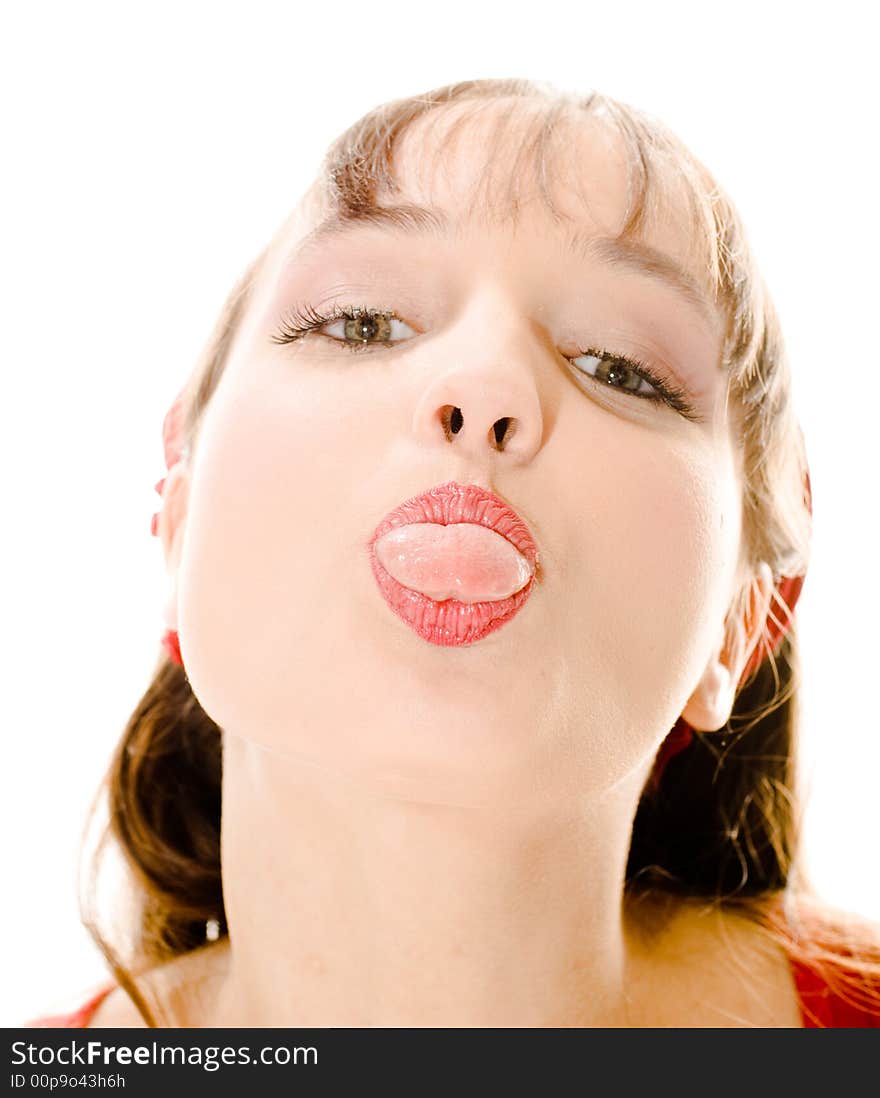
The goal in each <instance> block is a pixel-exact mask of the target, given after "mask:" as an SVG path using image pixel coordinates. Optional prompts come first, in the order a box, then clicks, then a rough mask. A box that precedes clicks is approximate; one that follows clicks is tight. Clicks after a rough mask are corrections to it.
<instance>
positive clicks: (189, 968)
mask: <svg viewBox="0 0 880 1098" xmlns="http://www.w3.org/2000/svg"><path fill="white" fill-rule="evenodd" d="M225 958H226V950H225V949H224V948H222V945H218V946H211V947H208V948H204V949H199V950H195V951H193V952H192V953H187V954H184V955H182V956H180V957H175V958H173V959H171V960H169V961H166V962H164V963H162V964H159V965H156V966H155V967H153V968H151V969H149V970H147V971H145V972H143V973H141V974H140V975H138V976H135V977H134V987H135V990H136V991H137V993H138V994H139V995H140V996H141V997H142V998H143V999H144V1001H145V1003H146V1004H147V1007H148V1010H149V1011H150V1012H151V1013H153V1014H154V1015H156V1017H157V1023H158V1024H159V1025H170V1026H192V1025H199V1024H200V1022H199V1021H197V1020H196V1018H198V1017H204V1012H205V1011H206V1003H207V1002H208V1001H209V1000H210V997H211V995H212V994H213V992H214V990H215V989H216V986H217V983H218V981H219V980H220V979H222V976H223V974H224V971H225ZM24 1026H25V1027H26V1028H29V1029H30V1028H57V1029H61V1028H63V1029H146V1028H148V1023H147V1021H146V1019H145V1017H144V1015H143V1014H142V1013H141V1011H140V1010H139V1008H138V1006H137V1005H136V1004H135V1002H134V1000H133V999H132V997H131V996H130V995H129V993H128V991H127V990H126V989H125V988H124V987H122V986H121V985H119V984H118V983H116V982H115V981H112V980H108V981H106V982H104V983H102V984H101V985H100V986H99V987H97V988H93V989H91V990H90V991H89V992H87V993H84V994H83V995H82V996H80V997H79V999H78V1000H76V1001H75V1002H74V1003H71V1004H69V1005H68V1006H66V1007H65V1009H63V1010H60V1011H55V1012H53V1013H51V1014H45V1015H41V1016H40V1017H37V1018H34V1019H32V1020H30V1021H28V1022H25V1023H24Z"/></svg>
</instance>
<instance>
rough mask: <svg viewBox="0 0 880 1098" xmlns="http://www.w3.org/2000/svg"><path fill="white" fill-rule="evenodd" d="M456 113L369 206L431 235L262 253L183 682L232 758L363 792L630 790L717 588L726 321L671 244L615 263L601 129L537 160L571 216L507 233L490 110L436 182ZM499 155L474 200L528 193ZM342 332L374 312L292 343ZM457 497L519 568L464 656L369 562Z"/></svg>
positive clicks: (711, 618)
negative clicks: (530, 542) (493, 504)
mask: <svg viewBox="0 0 880 1098" xmlns="http://www.w3.org/2000/svg"><path fill="white" fill-rule="evenodd" d="M508 108H509V105H506V104H498V105H497V106H496V107H495V108H494V109H495V110H496V111H504V110H507V109H508ZM455 113H456V111H455V109H454V108H446V109H445V110H444V111H440V112H434V113H433V114H431V115H429V116H427V118H425V119H422V120H421V121H419V122H418V123H416V124H415V126H414V127H413V128H412V129H411V130H410V131H409V132H407V133H406V134H405V135H404V138H403V140H402V142H401V144H400V146H399V149H398V155H397V157H396V160H395V168H396V176H397V179H398V180H399V182H400V188H401V189H400V192H399V193H397V194H394V195H389V196H386V197H384V198H382V199H380V201H381V202H382V204H383V205H400V204H410V205H418V206H421V207H426V208H428V209H429V210H430V211H432V212H433V215H434V216H433V217H432V218H431V219H430V223H429V222H428V221H427V220H426V219H424V218H423V219H422V220H423V222H424V224H423V225H422V227H420V228H417V227H413V226H412V225H411V224H410V225H407V226H403V225H401V224H392V223H391V222H390V221H388V222H385V221H382V222H370V221H366V222H362V223H357V224H347V225H345V226H344V227H339V226H337V227H336V229H335V231H328V232H322V233H321V234H319V235H318V236H317V237H312V238H311V239H310V240H306V237H307V236H309V234H310V233H311V231H312V230H313V229H314V228H315V227H316V225H317V223H318V222H319V221H320V220H321V218H322V217H323V216H324V215H326V214H327V210H326V209H324V210H323V211H316V210H315V208H314V206H313V205H310V204H304V205H303V207H302V208H301V210H300V213H299V215H298V216H297V217H296V218H294V220H293V221H292V222H291V225H290V227H289V230H288V231H287V233H286V235H285V237H284V239H283V240H282V241H280V245H279V247H277V248H276V249H275V250H274V251H273V252H272V253H270V261H269V262H268V263H267V265H266V266H265V268H264V271H263V273H262V276H261V278H260V280H259V282H258V284H257V287H256V292H255V295H254V297H253V299H252V301H251V304H250V307H249V310H248V314H247V317H246V319H245V322H244V324H243V326H242V329H241V331H240V332H239V336H238V338H237V340H236V342H235V345H234V347H233V350H232V354H231V356H230V360H229V362H228V364H227V367H226V370H225V373H224V375H223V378H222V380H221V382H220V384H219V387H218V389H217V391H216V393H215V395H214V396H213V398H212V400H211V402H210V404H209V406H208V408H207V410H206V413H205V418H204V420H203V424H202V428H201V433H200V436H199V439H198V443H197V447H196V454H195V458H194V464H193V469H192V482H191V487H190V491H189V501H188V513H187V515H186V523H185V527H184V535H183V540H182V555H181V563H180V571H179V574H178V583H177V598H178V602H177V605H178V611H179V616H178V625H179V629H180V634H181V641H182V646H183V652H184V658H185V660H186V664H187V671H188V674H189V677H190V680H191V682H192V685H193V688H194V690H195V692H196V694H197V696H198V697H199V699H200V701H201V703H202V704H203V705H204V707H205V709H206V710H207V712H208V713H209V714H210V715H211V716H212V717H213V718H214V720H216V721H217V722H218V723H219V724H220V725H221V726H222V727H223V728H224V730H225V731H226V733H227V734H232V735H238V736H243V737H246V738H248V739H250V740H252V741H255V742H257V743H259V744H261V745H263V746H265V747H266V748H269V749H270V750H272V751H276V752H279V753H281V754H283V755H286V756H295V757H298V758H300V759H302V760H303V761H305V762H308V763H309V764H312V765H317V766H318V767H319V768H322V769H326V770H330V771H333V770H335V771H344V772H346V773H347V774H350V775H354V776H355V777H357V779H358V780H359V781H363V782H364V783H365V784H366V783H374V784H375V785H376V786H377V787H381V788H382V789H383V790H393V791H395V792H396V793H400V794H401V795H405V796H411V797H412V798H413V799H420V798H424V799H426V800H449V801H454V802H476V801H488V800H491V799H492V798H493V797H495V796H500V795H501V794H502V793H504V794H508V793H510V792H511V791H512V789H513V788H514V787H516V789H517V794H518V796H523V795H527V794H528V793H529V791H532V792H533V793H534V794H535V795H540V796H542V797H555V796H557V795H558V793H559V792H560V790H561V789H562V788H563V787H564V786H565V785H566V783H569V785H570V788H571V789H572V790H577V791H579V792H581V793H583V792H587V791H589V790H591V789H592V790H597V789H601V788H603V787H608V786H610V784H611V783H613V782H614V781H616V780H618V779H619V778H621V777H622V776H623V775H625V774H626V773H628V772H629V771H631V770H633V769H634V768H635V767H638V766H640V765H646V766H647V765H649V763H650V756H651V755H652V753H653V752H654V750H655V749H656V748H657V746H658V745H659V743H660V741H661V740H662V738H663V737H664V735H665V734H666V732H667V731H668V730H669V729H670V728H671V727H672V725H673V724H674V723H675V720H676V719H677V717H678V716H679V715H680V714H681V712H682V710H683V708H684V706H685V704H686V702H687V700H688V698H689V696H690V695H691V693H692V692H693V691H694V689H695V687H696V686H697V683H698V681H699V679H700V677H701V675H702V673H703V671H704V669H705V666H706V661H707V659H708V658H709V657H710V655H711V653H712V651H713V646H714V645H715V644H716V641H717V639H718V632H719V629H720V627H721V625H722V622H723V617H724V612H725V609H726V608H727V605H728V603H729V600H730V598H731V596H732V593H733V581H734V576H735V570H736V566H737V562H738V555H739V548H740V522H741V513H740V481H739V466H738V460H739V459H738V456H737V453H736V448H735V446H734V445H733V443H732V440H731V425H730V423H729V420H728V418H727V415H728V413H727V412H726V410H725V402H724V390H725V385H724V382H725V378H724V375H723V373H722V371H721V369H720V352H721V339H722V322H721V319H720V317H719V315H718V314H717V312H716V311H715V309H714V307H713V306H712V304H711V303H710V301H709V299H708V294H705V300H704V301H703V302H702V303H701V301H700V294H701V291H700V278H699V267H698V265H697V264H695V263H694V262H693V261H692V260H689V259H688V251H687V247H686V235H687V234H686V232H685V231H684V229H683V228H682V226H681V225H675V224H674V223H673V221H672V220H670V221H668V222H667V223H666V224H665V225H664V226H661V227H659V228H656V227H655V228H654V229H652V230H651V231H650V232H649V233H648V234H647V235H646V236H645V237H644V239H643V244H646V245H649V246H650V247H651V248H653V249H655V252H656V253H659V256H658V255H654V256H653V258H650V257H647V256H646V255H642V256H641V257H640V256H639V255H638V254H637V253H636V251H635V250H633V249H630V250H629V251H628V252H626V253H624V252H623V251H622V250H621V249H620V248H617V249H616V250H615V247H614V241H613V238H614V237H615V235H616V234H617V233H618V231H619V230H620V228H621V227H622V225H623V222H624V215H625V201H626V172H625V168H624V166H623V161H622V158H621V152H620V149H619V147H618V146H617V145H616V144H615V142H614V141H613V140H612V139H611V138H609V137H608V136H605V135H603V132H602V131H601V130H600V129H599V128H598V127H597V126H596V125H595V124H593V125H589V124H586V123H581V124H580V125H578V126H577V127H572V129H571V132H570V133H569V134H568V136H567V137H566V139H565V141H566V144H565V149H564V153H563V155H562V156H561V157H559V158H558V160H557V162H556V163H557V166H558V169H559V171H563V170H568V172H569V173H575V172H576V175H574V174H572V175H571V178H566V177H565V176H562V177H560V176H559V175H557V176H556V177H555V180H554V186H553V198H554V201H555V202H556V204H557V206H558V207H559V208H560V209H561V210H562V211H563V213H564V214H565V215H566V217H564V218H561V219H560V218H554V217H553V216H551V213H550V211H549V209H548V207H547V204H546V202H545V201H544V200H543V198H542V197H541V195H540V193H539V191H538V189H537V185H535V186H534V187H533V186H532V185H531V183H524V184H523V186H522V188H521V190H522V193H521V195H520V199H521V201H520V203H519V209H518V216H517V219H516V222H515V224H514V223H513V222H512V221H511V220H510V218H509V216H508V214H509V211H508V210H506V209H505V208H503V200H502V199H501V198H500V197H499V198H498V199H497V202H496V201H495V198H494V197H493V196H494V195H497V194H500V190H501V188H496V187H495V183H493V184H492V187H490V189H489V192H488V202H489V205H488V206H487V203H486V202H484V201H482V199H481V198H480V197H479V195H478V194H477V192H476V191H475V190H474V189H473V188H474V186H475V185H476V184H477V183H478V182H479V180H480V178H481V176H482V173H483V171H484V168H485V150H486V147H487V140H488V134H489V128H490V127H491V126H492V125H493V121H494V120H495V119H496V118H497V115H495V114H493V111H491V110H490V111H488V112H487V113H486V114H485V115H484V116H482V117H481V118H479V119H475V120H472V121H470V122H469V123H468V124H467V126H466V127H465V128H464V130H463V131H462V133H461V134H460V135H459V138H458V139H457V141H455V142H453V143H452V144H451V145H450V147H449V149H448V150H447V153H446V155H445V156H444V158H443V160H442V161H441V163H440V165H439V167H438V166H437V165H434V164H433V163H432V164H431V165H430V170H429V168H428V167H426V166H425V164H426V163H427V162H426V161H425V160H424V157H423V154H424V151H425V150H429V151H430V150H432V149H435V148H436V146H437V141H438V139H439V137H440V136H441V134H442V133H443V132H444V125H445V123H447V122H448V121H449V120H451V119H452V118H453V117H454V115H455ZM504 149H506V150H508V151H507V152H505V151H504V150H503V149H502V151H501V152H500V153H499V154H497V155H496V159H495V161H494V162H493V163H492V164H491V165H490V168H491V169H492V171H493V172H494V173H495V175H494V176H493V179H494V180H495V182H496V183H497V181H498V180H502V181H503V180H504V179H505V175H507V177H508V179H509V177H510V174H511V173H512V172H519V173H521V177H522V178H523V179H530V178H531V176H529V175H527V172H526V171H525V170H524V169H521V168H520V167H517V166H516V165H515V164H514V158H515V154H516V152H517V151H519V150H518V148H517V145H516V141H515V139H513V140H511V141H510V142H509V143H508V144H507V145H505V146H504ZM435 168H437V170H435ZM529 171H530V169H529ZM493 188H494V189H493ZM676 267H680V268H681V270H680V273H679V277H678V279H676V277H675V275H674V273H673V272H674V270H675V269H676ZM688 284H689V285H690V289H688ZM337 307H341V308H347V309H349V310H352V311H354V310H358V309H361V308H366V309H368V310H375V311H377V312H380V313H384V314H389V313H393V318H391V319H387V318H386V319H384V320H383V319H382V318H380V319H379V320H378V321H377V320H375V319H374V320H373V321H368V323H367V325H366V328H365V329H364V328H363V327H361V328H358V325H357V324H352V323H348V324H346V322H345V321H344V320H336V321H332V322H330V323H329V324H326V325H324V326H323V327H321V328H320V329H316V330H313V331H311V332H309V333H308V334H307V335H304V336H302V337H301V338H299V339H297V340H295V341H293V342H283V338H284V332H285V330H286V329H285V325H286V324H287V326H288V329H287V330H288V331H289V326H290V325H291V324H293V325H294V326H295V325H296V324H297V323H299V320H298V319H297V318H300V320H301V318H303V317H306V318H309V317H311V318H312V319H314V316H315V315H317V316H321V315H330V314H331V313H332V312H333V310H334V308H337ZM358 332H360V333H361V337H362V338H365V339H366V343H363V342H361V343H357V342H356V340H354V339H352V333H354V334H355V336H357V333H358ZM346 341H347V342H348V346H347V345H346ZM352 345H354V346H357V347H358V350H356V351H353V350H352V349H351V346H352ZM596 350H599V351H602V352H607V355H608V356H613V359H608V360H605V361H603V360H602V359H601V358H600V357H599V356H597V355H595V354H588V353H586V352H591V351H596ZM626 359H629V360H637V361H638V362H639V363H641V364H642V365H643V367H644V368H645V370H646V371H650V373H645V375H643V379H642V380H640V377H642V375H639V374H638V373H636V372H635V371H634V370H633V368H632V367H631V366H628V365H627V363H626V362H625V361H623V360H626ZM664 389H665V390H666V392H667V395H665V396H664V395H662V393H663V391H664ZM673 389H674V390H677V391H678V393H679V396H678V397H675V396H670V395H668V392H669V390H673ZM452 408H454V409H458V414H459V415H460V419H458V421H457V424H458V426H459V427H460V429H459V430H458V431H457V433H454V432H451V431H448V430H446V429H445V427H444V424H445V422H446V415H445V414H446V413H448V411H449V410H450V409H452ZM499 420H500V421H502V423H501V424H500V425H499V428H498V430H499V433H500V431H501V428H503V427H504V426H505V424H506V427H507V435H506V436H505V437H504V438H503V439H502V442H501V444H500V445H499V444H498V441H497V437H496V432H495V429H494V428H493V425H496V424H498V421H499ZM449 481H454V482H457V483H459V484H462V485H468V484H478V485H480V486H482V487H485V488H488V489H490V490H492V491H493V492H495V493H496V494H497V495H498V496H500V497H501V498H502V499H503V500H504V501H505V502H506V503H507V504H509V505H510V506H511V507H512V508H513V509H514V510H515V511H516V512H517V513H518V514H519V516H521V518H522V519H523V520H524V521H525V523H526V524H527V526H528V527H529V529H530V531H531V533H532V535H533V536H534V538H535V541H536V543H537V548H538V553H539V569H538V573H537V575H536V577H535V580H534V581H533V584H532V589H531V591H530V594H529V597H528V599H527V600H526V602H525V604H524V605H523V607H522V609H521V610H520V611H519V613H518V614H516V615H515V616H514V617H513V618H511V619H510V620H509V621H507V622H506V623H505V624H504V625H503V626H501V627H500V628H498V629H496V630H494V631H493V632H490V633H489V634H488V635H486V636H484V637H482V639H479V640H477V641H475V642H473V643H468V644H463V645H458V646H454V645H442V644H436V643H431V642H430V641H428V640H426V639H425V638H424V637H423V636H421V635H419V634H418V633H417V632H416V631H415V630H414V629H412V628H411V627H410V626H409V625H407V624H406V623H405V622H404V621H403V620H401V618H400V617H399V616H397V615H396V614H395V613H394V612H393V611H392V609H391V608H390V607H389V605H388V603H387V602H386V601H385V599H384V598H383V596H382V594H381V592H380V590H379V587H378V586H377V583H376V580H375V578H374V573H373V568H372V566H371V559H370V553H369V550H368V543H369V541H370V538H371V536H372V534H373V532H374V530H375V529H376V527H377V526H378V524H379V523H380V521H381V520H382V519H383V517H384V516H385V515H386V513H387V512H389V511H390V510H392V509H393V508H395V507H397V506H398V505H399V504H401V503H402V502H403V501H404V500H406V499H408V498H409V497H411V496H414V495H416V494H419V493H421V492H425V491H427V490H429V489H431V488H432V487H434V486H437V485H440V484H444V483H447V482H449ZM493 536H494V535H493Z"/></svg>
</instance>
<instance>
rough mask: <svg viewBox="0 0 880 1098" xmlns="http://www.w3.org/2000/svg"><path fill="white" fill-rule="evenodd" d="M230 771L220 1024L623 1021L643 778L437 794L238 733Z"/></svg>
mask: <svg viewBox="0 0 880 1098" xmlns="http://www.w3.org/2000/svg"><path fill="white" fill-rule="evenodd" d="M223 774H224V777H223V832H222V865H223V889H224V901H225V907H226V916H227V925H228V928H229V953H230V956H229V964H228V972H227V975H226V977H225V979H224V983H223V987H222V989H221V991H220V993H219V996H218V999H217V1003H216V1017H215V1018H214V1019H213V1020H212V1022H211V1023H210V1024H216V1025H252V1026H294V1027H304V1026H343V1027H349V1026H351V1027H363V1026H391V1027H393V1026H436V1027H447V1026H484V1027H495V1026H599V1025H603V1026H607V1025H627V1024H629V1022H628V1021H627V1019H628V1011H627V990H628V989H631V988H632V987H634V986H635V985H636V984H637V982H638V979H639V972H640V967H641V965H642V963H643V962H642V960H641V954H640V946H639V944H638V935H637V934H635V933H634V931H633V930H632V929H631V928H629V927H628V926H627V921H626V918H625V915H624V909H623V903H622V896H623V885H624V872H625V866H626V856H627V850H628V844H629V837H630V832H631V827H632V819H633V815H634V812H635V807H636V803H637V800H638V792H639V790H640V788H641V784H642V780H643V777H644V776H643V775H631V776H628V777H627V778H626V779H625V780H624V781H622V782H619V783H618V784H617V785H616V786H615V788H614V789H613V790H612V791H610V792H606V793H604V794H602V795H601V796H600V797H597V798H593V799H591V800H590V801H589V802H588V803H582V804H579V805H577V806H576V808H577V811H576V812H575V811H574V810H573V806H572V804H571V802H565V803H562V799H561V798H557V799H556V803H552V804H551V803H548V802H547V801H546V800H545V801H541V802H538V801H537V800H535V799H533V800H531V801H529V800H528V799H527V798H525V797H522V798H518V799H514V798H508V799H507V801H506V803H504V804H502V803H493V804H490V805H486V804H482V805H480V806H477V807H475V806H460V805H457V806H452V805H449V804H444V805H440V804H428V803H423V802H417V801H414V800H409V801H407V800H404V799H401V798H400V797H399V796H392V795H390V794H388V793H387V792H378V791H377V790H376V788H375V787H374V788H370V789H368V788H366V787H365V786H364V785H357V784H356V783H355V782H353V781H352V780H350V779H349V780H342V779H340V778H339V776H338V775H330V774H329V773H327V772H319V771H316V770H315V769H312V768H309V767H308V766H305V765H303V764H301V763H298V762H295V761H291V760H287V759H279V758H278V757H277V756H274V755H269V754H267V753H266V752H265V751H264V750H263V749H260V748H258V747H255V746H254V745H253V744H251V743H249V742H247V741H245V740H243V739H241V738H238V737H234V736H230V735H228V734H227V735H225V736H224V760H223ZM549 800H551V801H552V800H553V798H549Z"/></svg>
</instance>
